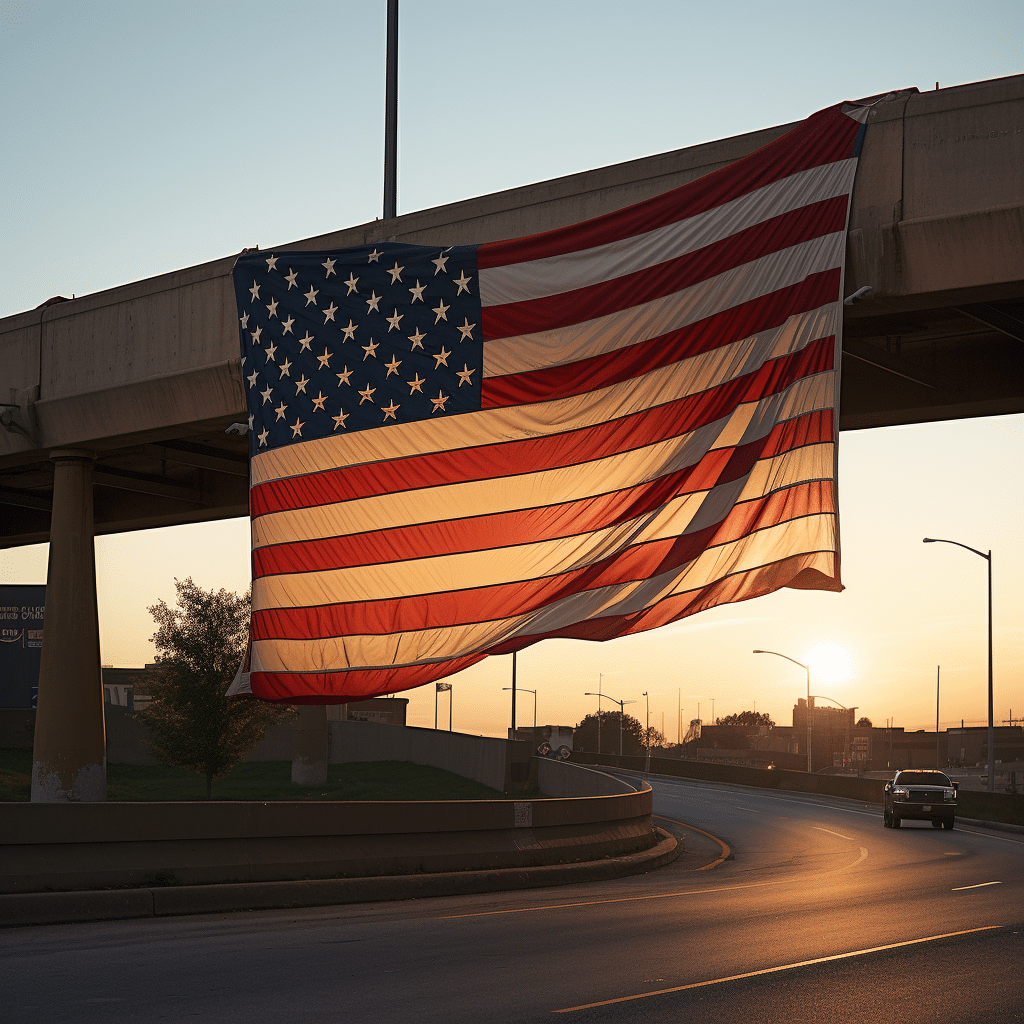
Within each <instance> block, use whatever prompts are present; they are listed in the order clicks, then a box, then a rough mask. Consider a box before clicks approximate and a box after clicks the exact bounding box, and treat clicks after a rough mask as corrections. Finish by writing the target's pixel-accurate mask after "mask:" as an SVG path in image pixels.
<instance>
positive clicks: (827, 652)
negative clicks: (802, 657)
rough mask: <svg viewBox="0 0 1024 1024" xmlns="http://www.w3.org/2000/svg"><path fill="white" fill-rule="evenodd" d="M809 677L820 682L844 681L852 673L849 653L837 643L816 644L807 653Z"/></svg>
mask: <svg viewBox="0 0 1024 1024" xmlns="http://www.w3.org/2000/svg"><path fill="white" fill-rule="evenodd" d="M807 663H808V664H809V665H810V666H811V679H812V685H813V682H821V683H845V682H846V680H847V679H849V678H850V676H852V675H853V666H852V665H851V664H850V655H849V653H848V652H847V651H846V650H845V649H844V648H842V647H839V646H838V645H837V644H818V646H817V647H815V648H813V649H812V650H811V651H809V652H808V654H807Z"/></svg>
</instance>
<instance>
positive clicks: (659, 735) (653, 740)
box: [641, 725, 665, 752]
mask: <svg viewBox="0 0 1024 1024" xmlns="http://www.w3.org/2000/svg"><path fill="white" fill-rule="evenodd" d="M641 742H642V743H643V744H644V750H645V752H646V750H647V748H650V749H651V750H655V749H657V748H658V747H663V746H665V734H664V733H663V732H662V731H661V730H660V729H655V728H654V726H653V725H652V726H650V727H649V728H647V729H645V730H644V735H643V737H642V739H641Z"/></svg>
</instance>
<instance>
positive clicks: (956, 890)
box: [950, 882, 1003, 892]
mask: <svg viewBox="0 0 1024 1024" xmlns="http://www.w3.org/2000/svg"><path fill="white" fill-rule="evenodd" d="M1002 884H1003V883H1002V882H979V883H978V884H977V885H960V886H957V888H955V889H950V892H963V891H964V890H965V889H984V888H985V886H986V885H1002Z"/></svg>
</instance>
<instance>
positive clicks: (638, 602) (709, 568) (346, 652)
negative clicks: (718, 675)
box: [252, 513, 835, 672]
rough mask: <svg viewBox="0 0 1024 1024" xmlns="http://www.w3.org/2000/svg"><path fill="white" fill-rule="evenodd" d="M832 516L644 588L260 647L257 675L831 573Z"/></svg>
mask: <svg viewBox="0 0 1024 1024" xmlns="http://www.w3.org/2000/svg"><path fill="white" fill-rule="evenodd" d="M834 545H835V530H834V517H833V515H832V514H831V513H829V514H826V515H815V516H806V517H804V518H802V519H798V520H795V521H793V522H786V523H780V524H778V525H776V526H772V527H767V528H766V529H764V530H761V531H759V532H758V533H756V534H753V535H751V536H749V537H744V538H741V539H740V540H737V541H732V542H729V543H727V544H722V545H720V546H718V547H714V548H709V549H707V550H705V551H704V552H702V553H701V554H700V556H698V557H697V558H696V559H694V560H693V561H692V562H690V563H688V564H686V565H684V566H681V567H680V568H679V569H676V570H673V571H671V572H668V573H664V574H662V575H660V576H655V577H652V578H650V579H646V580H641V581H630V582H628V583H622V584H617V585H615V586H610V587H602V588H598V589H596V590H592V591H586V592H584V593H581V594H577V595H574V596H572V597H568V598H565V599H564V600H562V601H558V602H555V603H553V604H551V605H549V606H547V607H546V608H545V609H542V610H540V611H538V612H536V613H527V614H524V615H517V616H511V617H509V618H503V619H495V620H491V621H488V622H479V623H467V624H465V625H458V626H444V627H442V628H440V629H423V630H416V631H410V632H402V633H389V634H384V635H373V634H361V635H348V636H344V637H329V638H325V639H302V640H287V639H274V640H257V641H255V642H254V643H253V652H252V668H253V671H254V672H256V671H263V672H277V671H284V672H326V671H338V670H344V669H345V668H347V667H349V666H353V667H384V666H388V667H396V666H399V665H412V664H415V663H417V662H419V661H424V660H427V661H430V660H447V659H449V658H456V657H463V656H465V655H469V654H473V653H476V652H477V651H481V650H484V649H486V648H487V647H490V646H492V645H493V644H496V643H500V642H502V641H504V640H507V639H510V638H512V637H514V636H516V635H520V636H529V635H533V634H537V633H543V632H550V631H553V630H556V629H560V628H564V627H566V626H570V625H572V624H573V623H575V622H580V621H583V620H585V619H590V618H596V617H599V616H610V615H632V614H635V613H637V612H639V611H642V610H643V609H645V608H648V607H650V606H652V605H653V604H655V603H657V602H658V601H660V600H662V599H664V598H666V597H669V596H671V595H680V594H685V593H687V592H690V591H695V590H699V589H701V588H703V587H706V586H708V585H709V584H711V583H713V582H715V581H716V580H718V579H721V578H722V577H725V576H729V575H733V574H737V573H742V572H746V571H749V570H752V569H756V568H759V567H761V566H766V565H771V564H772V563H773V562H775V561H777V560H779V559H781V558H786V557H789V556H791V555H792V554H793V553H794V552H804V553H806V563H805V564H809V565H814V566H816V567H819V568H821V569H822V571H823V572H830V571H831V569H832V565H833V555H832V549H833V548H834Z"/></svg>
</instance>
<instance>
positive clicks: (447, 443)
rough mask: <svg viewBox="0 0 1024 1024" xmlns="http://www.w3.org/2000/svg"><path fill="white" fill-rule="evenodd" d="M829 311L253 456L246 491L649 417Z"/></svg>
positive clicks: (800, 338)
mask: <svg viewBox="0 0 1024 1024" xmlns="http://www.w3.org/2000/svg"><path fill="white" fill-rule="evenodd" d="M835 323H836V306H835V304H834V303H830V304H829V305H828V306H823V307H821V308H820V309H816V310H811V311H810V312H809V313H802V314H798V315H795V316H792V317H790V318H789V319H788V320H787V321H786V322H785V323H784V324H783V325H782V326H781V327H778V328H775V329H774V330H771V331H765V332H763V333H761V334H755V335H751V336H750V337H748V338H742V339H740V340H739V341H735V342H732V343H731V344H729V345H723V346H722V347H721V348H717V349H712V350H711V351H709V352H701V353H700V354H699V355H696V356H692V357H690V358H689V359H686V360H680V362H678V363H671V364H669V365H668V366H662V367H658V368H657V369H654V370H651V371H649V372H648V373H646V374H645V375H644V376H643V377H640V378H636V379H630V380H626V381H622V382H621V383H619V384H613V385H611V386H610V387H606V388H602V389H600V390H598V391H591V392H585V393H584V394H580V395H573V396H571V397H569V398H562V399H555V400H553V401H549V402H543V403H538V404H536V405H525V406H515V407H509V408H497V409H483V410H480V411H479V412H475V413H471V414H469V415H466V416H453V417H452V418H451V419H447V420H439V421H429V420H425V421H419V422H416V423H402V424H398V425H397V426H392V427H389V428H388V429H387V430H363V431H360V432H359V433H356V434H348V435H344V436H339V437H330V438H324V439H322V440H317V441H307V442H306V443H305V444H302V445H291V446H285V447H283V448H277V449H275V450H274V451H270V452H264V453H260V454H259V455H256V456H254V457H253V460H252V484H253V486H256V485H257V484H261V483H268V482H270V481H272V480H282V479H287V478H289V477H292V476H298V475H301V474H305V473H316V472H321V471H323V470H329V469H340V468H343V467H346V466H359V465H365V464H372V463H376V462H383V461H386V460H388V459H399V458H408V457H411V456H414V455H423V454H427V453H430V452H438V451H455V450H458V449H461V448H475V447H480V446H482V445H488V444H502V443H505V442H507V441H515V440H519V439H525V438H534V437H544V436H551V435H554V434H559V433H566V432H568V431H571V430H579V429H582V428H584V427H588V426H592V425H594V424H596V423H602V422H605V421H607V420H610V419H616V418H619V417H622V416H628V415H631V414H632V413H636V412H641V411H643V410H644V409H653V408H655V407H657V406H659V405H663V404H664V403H665V402H670V401H674V400H676V399H678V398H682V397H685V396H686V395H695V394H700V393H701V392H702V391H706V390H707V389H708V388H710V387H712V386H715V385H718V384H721V383H724V382H725V381H727V380H731V379H733V378H734V377H737V376H742V375H743V374H744V373H749V372H750V371H751V370H752V369H756V367H757V366H758V365H759V361H761V362H763V361H764V360H765V359H771V358H777V357H778V356H781V355H786V354H789V353H792V352H797V351H799V350H800V349H802V348H804V347H805V346H806V345H807V344H809V343H810V342H812V341H815V340H816V339H818V338H823V337H828V336H829V335H831V334H833V333H834V331H835Z"/></svg>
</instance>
